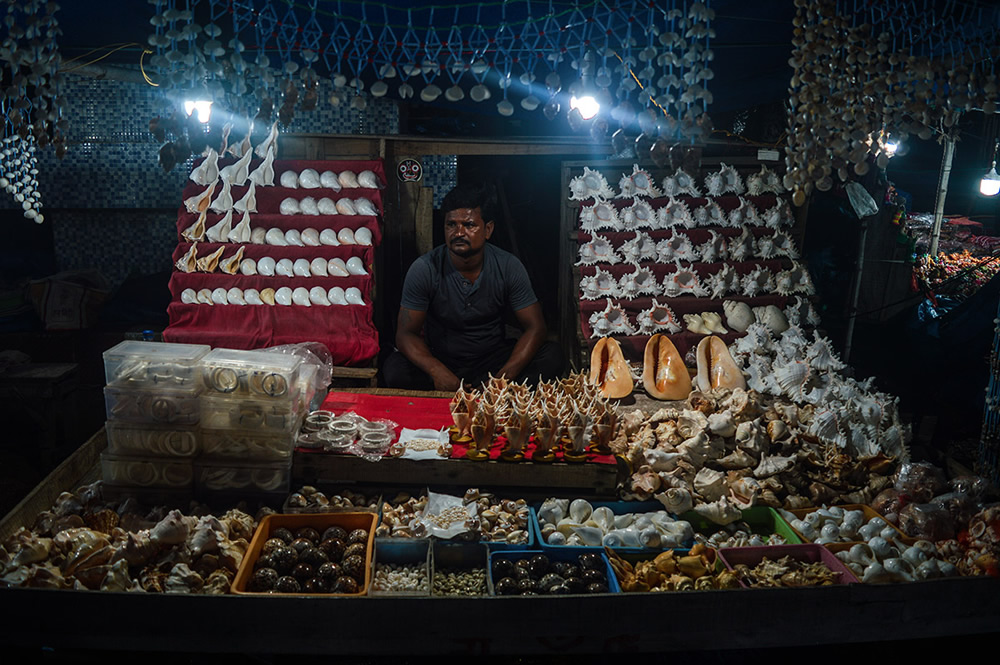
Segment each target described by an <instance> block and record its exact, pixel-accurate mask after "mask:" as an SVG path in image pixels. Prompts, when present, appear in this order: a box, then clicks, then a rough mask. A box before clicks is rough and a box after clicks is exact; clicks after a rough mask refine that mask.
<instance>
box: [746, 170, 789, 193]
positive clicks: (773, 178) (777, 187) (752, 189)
mask: <svg viewBox="0 0 1000 665" xmlns="http://www.w3.org/2000/svg"><path fill="white" fill-rule="evenodd" d="M783 190H784V187H782V185H781V178H779V177H778V174H777V173H775V172H774V171H772V170H771V169H769V168H767V165H766V164H761V166H760V171H759V172H758V173H751V174H750V175H748V176H747V194H749V195H750V196H760V195H761V194H768V193H772V194H780V193H781V192H782V191H783Z"/></svg>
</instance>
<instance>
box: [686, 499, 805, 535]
mask: <svg viewBox="0 0 1000 665" xmlns="http://www.w3.org/2000/svg"><path fill="white" fill-rule="evenodd" d="M741 512H742V513H743V516H742V517H741V518H740V519H739V520H738V521H737V522H736V523H734V525H730V526H735V525H736V524H739V523H740V522H742V523H745V524H746V525H747V526H748V527H750V531H751V532H752V533H755V534H757V535H760V536H770V535H771V534H778V535H779V536H781V537H782V538H784V539H785V543H786V544H788V545H796V544H798V543H801V542H803V541H802V539H801V538H800V537H799V534H798V533H797V532H796V531H795V529H793V528H792V527H791V525H790V524H789V523H788V522H786V521H785V520H784V518H782V517H781V515H780V514H778V511H776V510H775V509H774V508H769V507H768V506H754V507H753V508H746V509H744V510H743V511H741ZM681 519H684V520H687V521H688V522H690V523H691V526H693V527H694V530H695V533H699V534H702V535H705V536H710V535H712V534H714V533H716V532H718V531H726V530H727V529H726V527H722V526H719V525H718V524H716V523H714V522H711V521H709V520H707V519H705V518H704V517H702V516H701V515H699V514H698V513H696V512H694V511H693V510H690V511H688V512H686V513H684V514H683V515H681Z"/></svg>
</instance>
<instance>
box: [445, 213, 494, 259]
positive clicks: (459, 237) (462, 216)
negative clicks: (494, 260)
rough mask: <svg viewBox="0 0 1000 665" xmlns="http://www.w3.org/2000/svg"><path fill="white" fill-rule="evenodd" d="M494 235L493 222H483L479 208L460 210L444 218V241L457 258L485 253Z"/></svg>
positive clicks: (447, 214) (446, 214)
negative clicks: (484, 246) (485, 247)
mask: <svg viewBox="0 0 1000 665" xmlns="http://www.w3.org/2000/svg"><path fill="white" fill-rule="evenodd" d="M492 234H493V222H483V216H482V211H480V209H479V208H458V209H456V210H450V211H448V212H447V213H445V216H444V241H445V243H446V244H447V245H448V250H449V251H451V253H453V254H455V255H456V256H461V257H463V258H464V257H467V256H472V255H474V254H476V253H477V252H481V251H483V245H485V244H486V241H487V240H488V239H489V237H490V236H491V235H492Z"/></svg>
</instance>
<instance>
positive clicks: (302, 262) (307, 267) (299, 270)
mask: <svg viewBox="0 0 1000 665" xmlns="http://www.w3.org/2000/svg"><path fill="white" fill-rule="evenodd" d="M292 272H293V273H294V274H295V276H296V277H312V266H311V264H310V263H309V259H295V263H293V264H292Z"/></svg>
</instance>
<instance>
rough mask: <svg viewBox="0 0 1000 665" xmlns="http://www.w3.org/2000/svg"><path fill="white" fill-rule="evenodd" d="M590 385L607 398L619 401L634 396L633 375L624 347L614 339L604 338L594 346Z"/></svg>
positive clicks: (591, 359) (591, 354)
mask: <svg viewBox="0 0 1000 665" xmlns="http://www.w3.org/2000/svg"><path fill="white" fill-rule="evenodd" d="M590 383H591V384H592V385H595V386H597V388H598V390H599V391H600V392H601V395H602V396H604V397H606V398H612V399H619V398H622V397H627V396H628V395H630V394H632V387H633V382H632V375H631V373H629V370H628V363H626V362H625V356H623V355H622V347H621V346H620V345H619V344H618V340H616V339H614V338H613V337H602V338H601V339H599V340H597V344H595V345H594V350H593V351H592V352H591V353H590Z"/></svg>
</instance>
